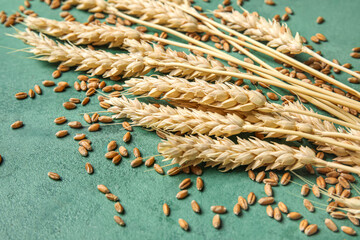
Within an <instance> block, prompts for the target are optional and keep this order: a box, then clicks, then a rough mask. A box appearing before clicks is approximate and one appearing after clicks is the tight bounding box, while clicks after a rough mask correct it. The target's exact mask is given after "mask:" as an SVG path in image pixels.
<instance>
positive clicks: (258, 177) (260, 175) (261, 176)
mask: <svg viewBox="0 0 360 240" xmlns="http://www.w3.org/2000/svg"><path fill="white" fill-rule="evenodd" d="M265 176H266V174H265V171H261V172H259V173H258V174H257V175H256V178H255V181H256V182H258V183H261V182H262V181H263V180H264V178H265Z"/></svg>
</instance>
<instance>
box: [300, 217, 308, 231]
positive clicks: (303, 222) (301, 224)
mask: <svg viewBox="0 0 360 240" xmlns="http://www.w3.org/2000/svg"><path fill="white" fill-rule="evenodd" d="M307 226H309V222H308V220H306V219H304V220H302V221H301V222H300V225H299V230H300V231H301V232H303V231H305V229H306V227H307Z"/></svg>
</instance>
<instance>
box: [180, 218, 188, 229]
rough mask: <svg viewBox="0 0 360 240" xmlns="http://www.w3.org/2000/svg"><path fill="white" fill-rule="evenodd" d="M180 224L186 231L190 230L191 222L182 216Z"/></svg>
mask: <svg viewBox="0 0 360 240" xmlns="http://www.w3.org/2000/svg"><path fill="white" fill-rule="evenodd" d="M179 225H180V227H181V228H182V229H184V230H185V231H187V230H189V224H188V223H187V222H186V221H185V220H184V219H182V218H179Z"/></svg>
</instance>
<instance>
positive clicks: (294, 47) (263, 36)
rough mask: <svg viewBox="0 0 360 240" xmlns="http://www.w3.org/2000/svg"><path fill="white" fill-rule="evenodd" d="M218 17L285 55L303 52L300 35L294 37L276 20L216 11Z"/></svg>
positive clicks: (235, 28)
mask: <svg viewBox="0 0 360 240" xmlns="http://www.w3.org/2000/svg"><path fill="white" fill-rule="evenodd" d="M215 16H218V17H220V18H222V19H224V20H225V21H226V25H227V26H229V27H230V28H232V29H234V30H236V31H239V32H242V31H244V34H245V35H248V36H250V37H251V38H253V39H255V40H257V41H267V42H268V43H267V45H268V46H269V47H273V48H277V50H278V51H280V52H284V53H289V52H290V53H293V54H298V53H301V52H302V47H303V44H302V40H301V37H300V35H299V34H298V33H296V35H295V37H293V35H292V33H291V31H290V29H289V28H288V27H287V25H286V24H283V25H281V24H280V23H278V22H276V21H275V20H273V21H272V20H267V19H265V18H263V17H261V16H260V17H259V16H258V15H257V14H255V13H249V12H244V14H241V13H240V12H238V11H233V12H231V13H230V12H221V11H216V12H215Z"/></svg>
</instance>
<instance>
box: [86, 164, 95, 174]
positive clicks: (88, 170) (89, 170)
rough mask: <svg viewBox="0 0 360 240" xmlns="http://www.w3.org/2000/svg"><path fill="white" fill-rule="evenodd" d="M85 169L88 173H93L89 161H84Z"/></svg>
mask: <svg viewBox="0 0 360 240" xmlns="http://www.w3.org/2000/svg"><path fill="white" fill-rule="evenodd" d="M85 170H86V172H87V173H88V174H93V173H94V168H93V166H92V165H91V164H90V163H88V162H87V163H86V164H85Z"/></svg>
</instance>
